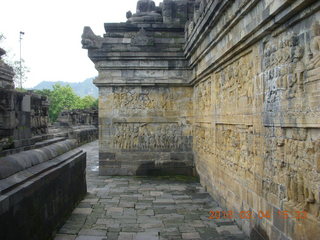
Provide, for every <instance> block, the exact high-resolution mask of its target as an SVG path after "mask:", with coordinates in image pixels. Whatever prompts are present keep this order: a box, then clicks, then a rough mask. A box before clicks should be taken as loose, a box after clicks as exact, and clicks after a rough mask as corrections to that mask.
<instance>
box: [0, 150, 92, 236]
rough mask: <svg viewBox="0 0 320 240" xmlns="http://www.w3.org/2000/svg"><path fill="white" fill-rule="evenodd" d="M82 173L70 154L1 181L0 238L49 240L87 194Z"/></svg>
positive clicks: (78, 156)
mask: <svg viewBox="0 0 320 240" xmlns="http://www.w3.org/2000/svg"><path fill="white" fill-rule="evenodd" d="M85 169H86V153H83V152H82V151H77V150H73V151H70V152H68V153H65V154H62V155H60V156H58V157H56V158H53V159H51V160H50V161H46V162H43V163H40V164H38V165H36V166H33V167H30V168H28V169H25V170H22V171H20V172H18V173H15V174H14V175H11V176H10V177H8V178H5V179H2V180H0V186H1V189H2V190H1V194H0V224H1V231H0V238H1V239H6V240H16V239H33V240H42V239H51V238H52V233H53V232H54V231H56V229H57V228H58V227H59V226H61V224H63V223H64V220H65V219H66V217H68V216H69V215H70V213H71V212H72V210H73V209H74V207H75V205H76V204H77V203H78V202H79V201H80V200H81V199H82V198H83V197H84V196H85V194H86V192H87V187H86V175H85ZM5 186H7V187H8V186H10V187H8V188H4V187H5Z"/></svg>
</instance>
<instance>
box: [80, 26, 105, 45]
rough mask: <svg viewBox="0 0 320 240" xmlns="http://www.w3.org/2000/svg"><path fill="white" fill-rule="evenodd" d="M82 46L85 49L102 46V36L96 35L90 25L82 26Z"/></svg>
mask: <svg viewBox="0 0 320 240" xmlns="http://www.w3.org/2000/svg"><path fill="white" fill-rule="evenodd" d="M81 38H82V41H81V43H82V48H85V49H98V48H101V47H102V44H103V41H104V40H103V38H102V37H100V36H96V35H95V34H94V33H93V31H92V29H91V28H90V27H84V29H83V33H82V36H81Z"/></svg>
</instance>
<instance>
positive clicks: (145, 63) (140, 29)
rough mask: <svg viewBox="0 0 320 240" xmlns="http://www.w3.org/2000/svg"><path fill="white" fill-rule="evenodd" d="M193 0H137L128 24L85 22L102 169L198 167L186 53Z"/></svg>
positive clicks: (185, 170) (142, 171)
mask: <svg viewBox="0 0 320 240" xmlns="http://www.w3.org/2000/svg"><path fill="white" fill-rule="evenodd" d="M191 3H192V1H191V2H190V3H189V2H188V1H167V2H164V3H163V4H162V6H161V7H156V6H155V4H154V3H153V1H139V2H138V4H137V13H135V14H132V13H131V12H128V13H127V17H128V21H127V22H126V23H107V24H105V29H106V34H105V35H104V37H103V38H102V37H99V36H96V35H94V33H93V32H92V30H91V29H90V28H89V27H85V29H84V33H83V36H82V44H83V47H84V48H86V49H89V57H90V59H91V60H92V61H93V62H94V63H95V67H96V69H97V70H98V71H99V76H98V78H97V79H96V80H95V81H94V83H95V84H96V85H97V86H98V87H99V95H100V97H99V127H100V135H99V139H100V141H99V142H100V168H99V169H100V170H99V171H100V174H102V175H148V174H164V173H166V174H172V173H173V174H177V173H178V174H188V175H192V174H193V171H194V164H193V163H194V162H193V153H192V136H191V129H192V128H191V119H190V117H191V115H192V114H193V113H192V88H191V87H190V86H188V83H187V80H188V76H189V74H190V71H189V67H188V64H187V61H186V59H185V57H184V55H183V44H184V42H185V34H184V25H185V22H186V20H187V18H188V17H189V15H191V14H192V11H191V10H192V9H193V8H191V7H190V6H193V5H192V4H191Z"/></svg>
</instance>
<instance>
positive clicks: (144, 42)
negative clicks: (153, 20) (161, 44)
mask: <svg viewBox="0 0 320 240" xmlns="http://www.w3.org/2000/svg"><path fill="white" fill-rule="evenodd" d="M131 45H133V46H152V45H154V38H153V37H151V36H148V35H147V32H146V30H144V28H141V29H140V30H139V32H138V33H137V34H136V35H135V36H134V37H133V38H132V40H131Z"/></svg>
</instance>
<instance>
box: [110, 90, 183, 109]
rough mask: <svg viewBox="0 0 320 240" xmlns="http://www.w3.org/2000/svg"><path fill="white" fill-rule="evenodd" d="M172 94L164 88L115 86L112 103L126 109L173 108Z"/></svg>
mask: <svg viewBox="0 0 320 240" xmlns="http://www.w3.org/2000/svg"><path fill="white" fill-rule="evenodd" d="M177 97H178V96H174V94H173V93H172V92H170V90H169V89H166V88H163V89H161V88H157V89H156V88H142V89H139V88H130V87H117V88H115V89H114V95H113V104H114V105H115V107H116V108H118V109H120V110H123V111H127V110H128V109H131V110H146V109H158V110H173V109H174V106H175V105H174V99H175V98H177Z"/></svg>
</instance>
